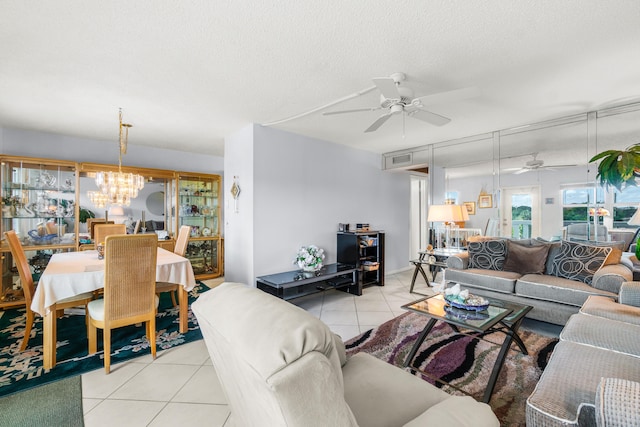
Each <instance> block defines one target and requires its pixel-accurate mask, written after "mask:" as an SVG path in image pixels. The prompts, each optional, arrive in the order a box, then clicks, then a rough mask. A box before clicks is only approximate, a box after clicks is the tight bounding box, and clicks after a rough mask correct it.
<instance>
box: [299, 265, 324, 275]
mask: <svg viewBox="0 0 640 427" xmlns="http://www.w3.org/2000/svg"><path fill="white" fill-rule="evenodd" d="M321 268H322V264H319V265H307V266H304V267H302V271H306V272H314V273H315V272H316V271H319V270H320V269H321Z"/></svg>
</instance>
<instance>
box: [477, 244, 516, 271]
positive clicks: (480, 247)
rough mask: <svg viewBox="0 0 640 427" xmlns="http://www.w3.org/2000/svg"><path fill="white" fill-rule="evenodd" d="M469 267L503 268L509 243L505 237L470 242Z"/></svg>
mask: <svg viewBox="0 0 640 427" xmlns="http://www.w3.org/2000/svg"><path fill="white" fill-rule="evenodd" d="M467 250H468V252H469V268H482V269H485V270H503V266H504V260H505V258H506V256H507V245H506V243H505V241H504V240H503V239H497V240H487V241H484V242H469V245H468V247H467Z"/></svg>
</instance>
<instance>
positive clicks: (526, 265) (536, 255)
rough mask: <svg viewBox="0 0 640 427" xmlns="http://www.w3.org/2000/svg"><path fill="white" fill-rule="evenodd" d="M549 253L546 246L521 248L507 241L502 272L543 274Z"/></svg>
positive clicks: (521, 246)
mask: <svg viewBox="0 0 640 427" xmlns="http://www.w3.org/2000/svg"><path fill="white" fill-rule="evenodd" d="M548 253H549V246H548V245H540V246H523V245H520V244H518V243H516V242H512V241H510V240H507V258H506V259H505V261H504V267H503V268H504V271H513V272H515V273H520V274H543V273H544V270H545V264H546V262H547V254H548Z"/></svg>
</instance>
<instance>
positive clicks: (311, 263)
mask: <svg viewBox="0 0 640 427" xmlns="http://www.w3.org/2000/svg"><path fill="white" fill-rule="evenodd" d="M323 260H324V249H320V248H318V247H317V246H316V245H309V246H301V247H300V249H298V253H297V254H296V257H295V259H294V260H293V263H294V264H297V265H298V267H300V268H301V269H303V270H307V271H315V270H320V269H321V268H322V261H323Z"/></svg>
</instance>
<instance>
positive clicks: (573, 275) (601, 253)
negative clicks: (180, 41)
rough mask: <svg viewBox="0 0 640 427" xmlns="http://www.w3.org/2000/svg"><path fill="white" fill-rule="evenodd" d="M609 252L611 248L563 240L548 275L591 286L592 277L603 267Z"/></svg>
mask: <svg viewBox="0 0 640 427" xmlns="http://www.w3.org/2000/svg"><path fill="white" fill-rule="evenodd" d="M610 252H611V248H607V247H598V246H591V245H583V244H580V243H575V242H569V241H566V240H563V241H562V243H561V244H560V250H559V251H558V253H557V255H556V256H555V257H554V258H553V261H552V264H551V271H550V272H549V274H551V275H553V276H558V277H563V278H565V279H570V280H577V281H580V282H584V283H586V284H588V285H591V283H592V281H593V275H594V274H595V272H596V271H598V270H599V269H600V267H602V266H603V265H604V262H605V260H606V258H607V256H608V255H609V253H610Z"/></svg>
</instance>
